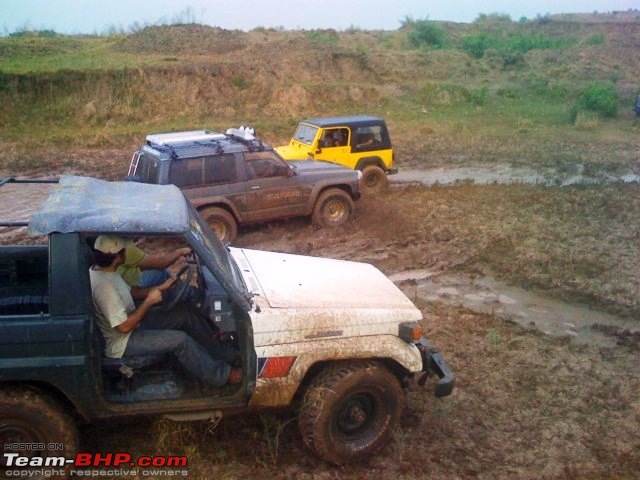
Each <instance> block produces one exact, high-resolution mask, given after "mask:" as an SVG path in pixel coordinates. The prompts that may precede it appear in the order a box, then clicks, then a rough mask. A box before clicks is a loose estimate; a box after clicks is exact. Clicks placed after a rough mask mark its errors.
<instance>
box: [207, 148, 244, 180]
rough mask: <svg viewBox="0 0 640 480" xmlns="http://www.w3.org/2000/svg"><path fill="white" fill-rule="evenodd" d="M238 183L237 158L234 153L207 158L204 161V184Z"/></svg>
mask: <svg viewBox="0 0 640 480" xmlns="http://www.w3.org/2000/svg"><path fill="white" fill-rule="evenodd" d="M237 181H238V171H237V169H236V158H235V155H234V154H232V153H226V154H224V155H216V156H214V157H207V158H205V160H204V183H205V184H207V185H217V184H221V183H234V182H237Z"/></svg>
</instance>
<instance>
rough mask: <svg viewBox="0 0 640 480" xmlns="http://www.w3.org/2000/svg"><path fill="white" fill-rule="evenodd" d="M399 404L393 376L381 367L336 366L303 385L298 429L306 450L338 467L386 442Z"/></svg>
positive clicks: (367, 364) (361, 364) (399, 390)
mask: <svg viewBox="0 0 640 480" xmlns="http://www.w3.org/2000/svg"><path fill="white" fill-rule="evenodd" d="M403 402H404V397H403V393H402V388H401V387H400V383H399V382H398V379H397V378H396V377H395V376H394V375H393V374H392V373H391V372H390V371H389V370H388V369H387V368H385V367H384V366H383V365H381V364H379V363H376V362H357V361H354V362H349V363H340V364H335V365H332V366H330V367H328V368H326V369H325V370H324V371H323V372H321V373H320V374H319V375H318V376H317V377H316V378H315V379H314V380H313V381H312V382H311V384H310V385H309V387H308V388H307V391H306V393H305V395H304V398H303V401H302V405H301V407H300V411H299V413H298V427H299V429H300V433H301V435H302V439H303V441H304V443H305V444H306V446H307V447H308V448H310V449H311V450H312V451H314V452H315V453H316V454H317V455H318V456H319V457H320V458H322V459H323V460H326V461H328V462H331V463H335V464H338V465H341V464H344V463H349V462H353V461H356V460H360V459H362V458H365V457H367V456H369V455H371V454H372V453H374V452H375V451H377V450H378V449H380V448H381V447H383V446H384V445H386V444H387V443H388V442H389V440H390V439H391V436H392V433H393V430H394V428H395V426H396V425H397V424H398V421H399V419H400V414H401V412H402V407H403Z"/></svg>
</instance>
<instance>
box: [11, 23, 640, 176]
mask: <svg viewBox="0 0 640 480" xmlns="http://www.w3.org/2000/svg"><path fill="white" fill-rule="evenodd" d="M191 20H193V19H191ZM639 32H640V22H625V23H620V24H617V23H612V22H607V23H602V24H593V23H591V24H585V23H580V22H576V21H565V20H562V21H558V20H557V19H555V18H554V17H548V16H544V17H540V16H539V17H538V18H535V19H531V20H527V19H521V20H520V21H517V22H514V21H512V20H511V19H510V18H509V17H508V16H505V15H501V14H489V15H481V16H479V17H478V19H476V21H474V22H473V23H472V24H453V23H445V22H435V21H431V20H429V19H412V18H406V19H405V20H404V21H402V22H401V27H400V28H399V29H398V30H396V31H364V30H361V29H358V28H355V27H354V28H351V29H349V30H347V31H344V32H339V31H336V30H311V31H283V30H280V29H265V28H257V29H255V30H253V31H251V32H242V31H228V30H223V29H220V28H214V27H208V26H204V25H199V24H197V23H195V22H194V21H191V22H181V23H177V24H170V25H154V26H146V27H141V28H136V29H134V31H132V32H130V33H122V32H115V33H113V34H110V35H103V36H59V35H57V34H55V32H49V31H47V32H31V33H29V32H26V31H25V32H21V33H20V34H19V35H13V36H10V37H3V38H0V101H1V102H2V105H3V109H2V110H1V111H0V137H1V138H2V141H3V142H9V143H10V144H11V145H12V146H13V147H12V149H9V150H7V149H4V150H5V153H4V154H3V155H2V156H0V168H2V167H3V166H6V165H7V164H9V165H11V162H12V158H14V157H15V158H17V157H18V156H19V155H20V152H21V151H22V149H26V148H29V149H31V150H30V151H33V149H34V148H36V149H37V148H47V149H49V151H50V148H51V147H52V146H56V147H60V148H66V147H68V146H74V147H77V148H92V147H104V146H105V145H107V146H110V147H114V148H120V147H126V148H130V147H129V146H130V145H131V143H136V142H137V140H136V139H137V138H140V136H141V135H144V134H146V133H148V132H150V131H163V130H176V129H182V128H219V129H223V128H227V127H228V126H229V125H232V124H240V123H243V124H247V123H248V124H254V125H256V126H257V127H258V128H259V130H260V132H261V134H262V135H263V136H265V138H266V139H267V140H268V141H270V142H272V143H280V142H284V141H286V139H287V137H288V136H289V135H290V134H291V132H292V129H293V128H294V125H295V124H296V122H297V121H298V120H299V119H300V118H301V117H305V116H322V115H340V114H351V113H370V114H375V115H380V116H384V117H385V118H386V119H387V121H388V122H389V124H390V126H391V129H392V134H393V135H394V137H395V138H396V139H397V138H399V132H403V133H402V141H400V142H398V141H396V143H397V144H398V160H399V161H400V162H401V163H402V162H403V161H412V162H413V161H416V159H420V158H422V159H428V160H425V161H429V162H431V163H450V162H451V161H456V160H455V159H456V158H463V157H465V158H466V157H468V155H469V152H473V158H474V159H476V160H477V161H482V162H495V161H496V160H500V161H505V160H506V161H508V162H527V163H530V164H539V163H540V162H543V163H545V164H549V163H551V164H555V163H558V162H560V163H562V162H566V161H569V162H574V163H575V162H584V163H591V162H603V161H605V162H609V161H611V160H609V158H611V157H610V156H606V157H607V159H604V157H605V156H604V155H602V156H601V155H600V151H601V150H605V147H597V146H596V147H595V148H594V146H593V145H592V142H593V131H594V129H598V131H600V132H601V134H602V135H603V136H604V137H605V138H608V139H610V141H612V142H614V143H615V144H618V145H628V144H631V143H633V142H636V140H635V138H636V137H637V130H636V129H634V127H632V126H631V123H632V122H631V121H630V120H631V115H632V113H631V104H632V101H633V98H634V95H635V92H636V90H637V89H638V80H637V79H638V78H640V48H639V47H640V45H638V40H637V39H638V38H640V37H639ZM597 86H604V87H602V88H604V90H603V89H602V88H601V87H597ZM596 87H597V88H596ZM594 89H595V90H594ZM33 131H36V132H38V135H37V138H36V137H35V136H34V135H33V134H32V132H33ZM568 139H571V143H572V147H571V148H566V147H565V146H563V144H564V143H565V142H566V141H567V140H568ZM504 145H507V146H508V148H507V147H503V146H504ZM525 145H526V148H525V147H524V146H525ZM624 149H625V150H626V147H625V148H624ZM503 150H504V152H507V151H510V152H512V153H511V155H510V157H509V158H505V157H504V153H503ZM7 151H9V153H6V152H7ZM513 152H516V153H515V155H514V154H513ZM549 152H552V154H551V155H549Z"/></svg>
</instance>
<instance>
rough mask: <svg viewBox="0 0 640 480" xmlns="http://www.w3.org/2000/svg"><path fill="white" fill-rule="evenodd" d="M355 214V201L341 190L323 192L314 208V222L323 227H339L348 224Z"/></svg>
mask: <svg viewBox="0 0 640 480" xmlns="http://www.w3.org/2000/svg"><path fill="white" fill-rule="evenodd" d="M352 212H353V200H351V197H350V196H349V194H348V193H346V192H345V191H344V190H340V189H339V188H331V189H329V190H325V191H324V192H322V193H321V194H320V195H319V196H318V199H317V200H316V206H315V207H314V208H313V216H312V221H313V223H314V224H316V225H320V226H323V227H337V226H339V225H342V224H344V223H346V222H347V221H348V220H349V218H350V217H351V213H352Z"/></svg>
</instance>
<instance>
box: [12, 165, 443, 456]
mask: <svg viewBox="0 0 640 480" xmlns="http://www.w3.org/2000/svg"><path fill="white" fill-rule="evenodd" d="M29 228H30V231H31V233H33V234H36V235H47V238H48V244H47V245H40V246H33V245H28V246H15V245H14V246H2V247H0V445H5V446H6V445H14V446H15V447H16V450H15V451H4V452H3V454H4V457H3V459H2V461H3V462H4V464H3V463H0V467H2V466H3V465H4V467H5V468H6V466H7V464H6V460H7V458H9V459H10V460H11V459H15V458H22V457H23V456H27V457H37V456H40V457H47V456H56V457H60V456H64V457H66V458H69V459H70V463H71V462H72V461H73V460H72V459H73V458H74V456H75V452H76V451H77V448H78V442H77V434H76V426H75V425H76V423H77V422H92V421H95V420H98V419H104V418H109V417H122V416H126V415H152V414H155V415H157V414H161V415H165V416H168V417H170V418H172V419H175V420H194V419H211V418H220V416H221V415H226V414H232V413H234V414H237V413H242V412H249V411H252V410H256V409H261V408H265V407H289V406H292V407H293V406H296V407H297V410H298V412H299V413H298V423H299V427H300V432H301V434H302V438H303V440H304V442H305V444H306V445H307V446H308V447H309V448H311V449H312V450H313V451H314V452H315V453H316V454H318V455H319V456H320V457H321V458H323V459H325V460H327V461H329V462H333V463H337V464H341V463H345V462H350V461H354V460H358V459H360V458H363V457H364V456H367V455H370V454H371V453H372V452H374V451H376V450H377V449H378V448H380V447H382V446H383V445H384V444H385V443H386V442H387V441H388V440H389V439H390V437H391V434H392V432H393V430H394V428H395V427H396V425H397V423H398V420H399V417H400V414H401V410H402V408H403V387H404V386H406V385H407V384H408V381H409V380H410V379H411V378H412V377H416V376H417V377H419V382H421V383H424V380H425V378H426V375H428V374H429V373H435V374H437V376H438V377H440V378H439V381H438V382H437V384H436V387H435V394H436V396H438V397H442V396H446V395H449V394H450V393H451V391H452V389H453V386H454V376H453V374H452V373H451V371H450V370H449V368H448V367H447V365H446V364H445V362H444V360H443V359H442V356H441V355H440V354H438V353H436V352H435V351H434V350H433V349H432V348H431V346H430V345H429V344H428V342H427V340H426V339H425V338H424V337H423V336H422V333H421V329H420V326H419V324H418V322H419V321H420V320H421V319H422V316H421V313H420V311H419V310H418V309H417V308H416V307H415V306H414V305H413V304H412V303H411V302H410V301H409V299H407V297H406V296H405V295H404V294H403V293H402V292H401V291H400V290H399V289H398V288H397V287H396V286H395V285H394V284H393V283H392V282H391V281H390V280H389V279H388V278H387V277H385V276H384V275H383V274H382V273H381V272H380V271H379V270H377V269H376V268H374V267H373V266H371V265H367V264H362V263H354V262H348V261H339V260H331V259H323V258H312V257H305V256H297V255H288V254H283V253H273V252H265V251H256V250H249V249H240V248H225V247H224V246H223V245H222V243H220V241H219V240H218V239H217V237H216V235H215V234H214V233H213V231H212V230H211V229H210V228H209V226H208V225H207V224H206V222H204V221H203V220H202V219H201V218H200V216H199V215H198V214H197V212H196V211H195V210H194V209H193V207H192V206H191V205H190V204H189V202H187V201H186V200H185V197H184V196H183V194H182V193H181V192H180V190H179V189H178V188H177V187H175V186H172V185H168V186H157V185H145V184H138V183H130V182H115V183H111V182H104V181H101V180H95V179H88V178H83V177H62V178H61V179H60V183H59V185H58V186H56V187H55V188H54V189H53V191H52V193H51V195H50V197H49V199H48V200H47V202H45V204H44V205H43V207H42V208H41V210H40V211H39V212H38V213H36V214H35V215H34V216H33V217H32V219H31V221H30V223H29ZM102 233H111V234H113V233H117V234H118V235H121V236H129V237H132V238H134V237H135V238H136V239H141V238H142V239H146V240H149V239H151V238H153V239H154V242H162V246H163V248H179V247H181V246H184V245H188V246H189V247H190V248H191V249H192V251H193V252H194V258H193V260H191V261H190V262H188V263H187V265H186V266H185V267H184V268H182V269H181V272H180V276H181V277H182V282H181V283H180V284H179V285H178V286H177V287H176V288H177V290H178V291H177V292H175V295H174V296H173V301H172V303H174V302H176V301H180V300H184V299H187V298H189V299H191V300H190V301H193V302H194V303H195V304H196V305H197V307H198V308H199V309H200V311H201V312H202V313H203V321H209V322H211V323H212V324H214V325H215V326H216V327H217V328H218V329H219V331H220V333H221V336H222V337H224V338H227V339H228V341H231V342H234V343H235V346H236V347H237V348H238V351H239V352H240V357H241V364H242V367H243V370H244V378H243V380H242V382H241V383H239V384H234V385H225V386H223V387H220V388H213V389H212V387H208V386H204V385H201V384H200V383H199V382H198V380H197V379H195V378H193V377H191V376H190V375H189V374H188V373H187V372H186V371H183V370H181V369H180V366H179V365H177V364H176V363H175V362H174V359H172V358H167V357H164V356H157V355H156V356H142V357H123V358H120V359H110V358H105V357H103V356H102V346H101V345H102V343H103V341H102V339H101V333H100V331H99V329H98V328H96V323H95V319H94V311H93V303H92V301H91V289H90V282H89V267H90V266H91V264H92V262H93V259H92V254H91V251H90V249H89V247H88V245H87V242H86V237H88V236H94V235H97V234H102ZM189 285H192V286H193V287H195V288H196V289H197V292H198V294H197V295H195V297H194V295H193V293H194V288H186V287H188V286H189ZM165 307H168V308H170V307H171V305H165ZM21 445H22V446H24V445H41V446H42V447H41V448H39V449H35V450H34V449H27V450H25V449H21ZM8 454H9V455H10V457H7V455H8ZM14 465H15V462H14Z"/></svg>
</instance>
